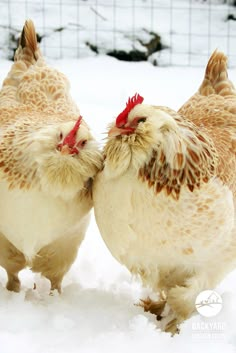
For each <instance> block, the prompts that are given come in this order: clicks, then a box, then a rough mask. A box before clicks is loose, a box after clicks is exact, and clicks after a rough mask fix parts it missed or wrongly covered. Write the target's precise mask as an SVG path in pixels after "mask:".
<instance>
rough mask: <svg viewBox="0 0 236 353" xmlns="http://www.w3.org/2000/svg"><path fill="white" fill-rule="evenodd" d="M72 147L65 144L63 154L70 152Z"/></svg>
mask: <svg viewBox="0 0 236 353" xmlns="http://www.w3.org/2000/svg"><path fill="white" fill-rule="evenodd" d="M70 153H71V151H70V147H69V146H68V145H64V146H62V148H61V154H63V155H66V154H70Z"/></svg>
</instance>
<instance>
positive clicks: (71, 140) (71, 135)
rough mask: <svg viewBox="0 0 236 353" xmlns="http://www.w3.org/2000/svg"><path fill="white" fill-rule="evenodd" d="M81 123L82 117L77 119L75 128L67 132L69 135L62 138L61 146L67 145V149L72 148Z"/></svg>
mask: <svg viewBox="0 0 236 353" xmlns="http://www.w3.org/2000/svg"><path fill="white" fill-rule="evenodd" d="M81 121H82V116H81V115H80V116H79V119H78V120H77V121H76V123H75V126H74V127H73V129H72V130H71V131H70V132H69V134H68V135H67V136H66V137H65V138H64V140H63V143H62V145H68V146H69V147H73V146H74V145H75V142H76V138H75V137H76V133H77V131H78V130H79V127H80V124H81Z"/></svg>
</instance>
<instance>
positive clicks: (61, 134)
mask: <svg viewBox="0 0 236 353" xmlns="http://www.w3.org/2000/svg"><path fill="white" fill-rule="evenodd" d="M59 138H60V140H62V138H63V133H62V132H61V133H60V135H59Z"/></svg>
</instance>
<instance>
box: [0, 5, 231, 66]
mask: <svg viewBox="0 0 236 353" xmlns="http://www.w3.org/2000/svg"><path fill="white" fill-rule="evenodd" d="M235 2H236V1H226V0H225V1H224V0H208V1H204V0H120V1H118V0H47V1H46V0H34V1H33V0H31V1H30V0H17V1H16V0H0V9H1V10H0V19H1V21H0V50H1V56H2V57H5V58H13V56H14V49H15V48H16V46H17V44H16V43H17V39H18V37H19V33H20V30H21V28H22V25H23V23H24V21H25V19H27V18H31V19H33V20H34V22H35V25H36V29H37V33H38V40H39V41H40V42H41V43H40V44H41V47H42V50H43V53H44V55H46V56H48V57H50V58H56V59H57V58H60V59H61V58H81V57H87V56H91V55H97V54H102V55H103V54H107V55H111V56H114V57H117V58H118V59H121V60H129V61H139V60H149V61H151V62H152V63H153V64H155V65H181V66H202V65H205V63H206V61H207V59H208V57H209V55H210V53H211V52H212V51H213V50H214V49H215V48H219V49H221V50H223V51H225V53H226V54H227V55H228V56H229V61H230V64H231V66H235V65H236V7H235V5H236V4H235Z"/></svg>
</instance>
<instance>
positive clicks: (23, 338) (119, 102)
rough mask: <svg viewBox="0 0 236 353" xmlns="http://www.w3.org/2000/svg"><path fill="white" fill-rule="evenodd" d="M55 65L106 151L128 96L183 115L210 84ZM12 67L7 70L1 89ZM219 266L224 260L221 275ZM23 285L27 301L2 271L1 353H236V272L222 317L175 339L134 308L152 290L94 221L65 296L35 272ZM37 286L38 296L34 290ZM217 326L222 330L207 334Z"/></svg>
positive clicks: (101, 60) (197, 73)
mask: <svg viewBox="0 0 236 353" xmlns="http://www.w3.org/2000/svg"><path fill="white" fill-rule="evenodd" d="M51 64H53V65H54V66H56V67H57V68H58V69H60V70H61V71H63V72H64V73H65V74H66V75H67V76H68V78H69V79H70V81H71V86H72V95H73V97H74V99H75V100H76V101H77V103H78V105H79V107H80V109H81V114H82V115H83V117H84V119H86V120H87V122H88V123H89V124H90V126H91V127H92V129H93V131H94V134H95V135H96V137H97V139H98V140H99V141H101V143H102V139H103V136H104V135H103V133H104V132H105V129H106V125H107V123H108V122H109V121H111V120H112V119H113V118H114V117H115V116H116V115H117V113H118V112H120V111H121V110H122V109H123V107H124V103H125V102H126V100H127V97H128V96H130V95H133V94H134V93H135V92H139V93H140V94H141V95H143V96H144V97H145V102H146V103H155V104H160V105H168V106H170V107H171V108H176V109H177V108H178V107H179V106H180V105H181V104H182V103H183V102H184V101H185V100H186V99H187V98H188V97H189V96H190V95H192V94H193V93H194V92H195V91H196V89H197V88H198V86H199V84H200V82H201V79H202V77H203V69H200V68H195V69H192V68H157V67H156V68H155V67H153V66H152V65H151V64H149V63H136V64H131V63H125V62H119V61H116V60H115V59H112V58H109V57H96V58H88V59H80V60H74V61H72V60H67V61H66V60H64V61H57V62H51ZM9 66H10V63H9V62H6V61H3V62H1V66H0V80H1V81H2V79H3V78H4V76H5V75H6V72H7V70H8V68H9ZM230 77H231V79H232V81H234V82H236V70H230ZM218 266H221V264H220V263H217V259H216V270H217V267H218ZM20 277H21V281H22V291H21V293H19V294H16V293H11V292H8V291H7V290H6V289H5V283H6V274H5V272H4V271H3V270H0V353H15V352H18V353H23V352H24V353H42V352H43V353H67V352H68V353H78V352H82V353H92V352H96V353H99V352H101V353H108V352H109V353H110V352H114V353H118V352H124V353H128V352H129V353H130V352H136V353H143V352H149V353H152V352H155V353H156V352H161V353H180V352H181V353H188V352H190V351H191V352H192V353H199V352H200V351H201V352H203V353H222V352H224V353H233V352H235V351H236V325H235V323H236V321H235V316H234V315H236V300H235V297H236V272H234V273H231V274H229V275H228V277H227V278H226V279H225V280H224V282H223V283H221V285H220V286H219V287H218V288H217V291H218V292H219V293H220V294H222V296H223V309H222V311H221V313H220V314H219V315H218V316H216V317H214V318H211V319H204V318H203V317H201V316H200V315H197V316H195V317H193V318H192V319H191V320H188V321H187V322H186V323H185V324H183V325H182V328H181V333H180V335H178V336H175V337H174V338H171V337H170V335H169V334H167V333H163V332H160V330H159V329H158V328H157V327H156V321H155V317H154V316H152V315H151V314H147V313H144V312H143V310H142V308H140V307H138V306H135V305H134V303H137V302H138V300H139V298H141V297H145V296H146V295H147V294H148V293H150V290H149V289H145V288H143V287H142V285H141V283H140V282H139V281H138V279H134V278H132V277H131V275H130V274H129V272H128V271H127V270H126V269H125V268H124V267H122V266H121V265H119V264H118V263H117V262H116V261H115V260H114V259H113V258H112V256H111V255H110V254H109V252H108V250H107V249H106V247H105V245H104V243H103V241H102V240H101V238H100V235H99V232H98V229H97V226H96V224H95V221H94V219H93V218H92V222H91V224H90V227H89V230H88V232H87V236H86V239H85V241H84V243H83V245H82V247H81V249H80V251H79V254H78V258H77V260H76V262H75V263H74V265H73V267H72V268H71V270H70V271H69V273H68V274H67V275H66V277H65V279H64V282H63V293H62V294H61V295H55V296H53V297H52V296H49V295H48V292H49V283H48V281H47V280H46V279H42V278H40V277H39V276H35V275H33V274H32V273H31V272H30V271H28V270H26V271H22V272H21V274H20ZM34 282H36V284H37V290H33V289H32V288H33V283H34ZM209 323H213V324H215V325H216V326H217V328H216V329H215V330H211V329H209V326H208V328H207V326H206V324H209ZM199 324H201V325H204V327H203V326H201V328H199V326H197V325H199Z"/></svg>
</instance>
